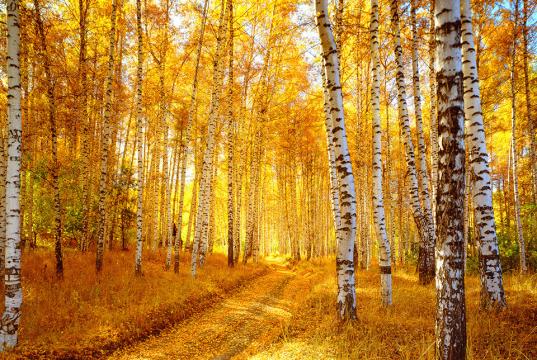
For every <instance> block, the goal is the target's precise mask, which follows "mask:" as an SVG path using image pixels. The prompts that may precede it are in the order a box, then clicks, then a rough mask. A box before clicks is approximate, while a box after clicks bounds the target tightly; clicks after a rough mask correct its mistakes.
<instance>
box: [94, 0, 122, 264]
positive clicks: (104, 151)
mask: <svg viewBox="0 0 537 360" xmlns="http://www.w3.org/2000/svg"><path fill="white" fill-rule="evenodd" d="M116 1H117V0H112V12H111V14H110V24H111V27H110V36H109V40H110V44H109V48H108V69H107V79H106V92H105V97H104V116H103V128H102V141H101V174H100V177H99V229H98V237H97V257H96V261H95V267H96V270H97V272H100V271H101V270H102V267H103V256H104V235H105V231H104V230H105V224H106V206H105V203H106V182H107V178H108V148H109V146H110V117H111V112H112V85H113V82H114V53H115V43H116V42H115V38H116V11H117V2H116Z"/></svg>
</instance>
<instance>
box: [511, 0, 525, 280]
mask: <svg viewBox="0 0 537 360" xmlns="http://www.w3.org/2000/svg"><path fill="white" fill-rule="evenodd" d="M514 4H515V14H514V28H513V43H512V48H511V151H512V160H513V163H512V165H513V168H512V171H513V196H514V200H515V221H516V229H517V236H518V247H519V256H520V272H521V273H525V272H527V271H528V268H527V265H526V244H525V241H524V234H523V232H522V221H521V219H520V195H519V192H518V152H517V133H516V120H517V119H516V107H517V104H516V100H517V98H516V71H515V70H516V69H515V66H516V47H517V35H518V34H517V33H518V18H519V9H518V4H519V0H514Z"/></svg>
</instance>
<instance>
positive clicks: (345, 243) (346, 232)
mask: <svg viewBox="0 0 537 360" xmlns="http://www.w3.org/2000/svg"><path fill="white" fill-rule="evenodd" d="M315 8H316V16H317V30H318V31H319V37H320V39H321V45H322V49H323V59H324V71H325V73H326V79H327V88H328V90H329V94H330V112H331V114H332V119H333V125H334V129H333V136H334V144H335V146H334V147H335V152H336V164H337V171H338V177H339V178H338V182H339V191H340V194H341V224H340V227H339V231H337V232H336V235H337V236H338V237H339V241H338V243H339V246H338V253H337V258H336V270H337V277H338V294H337V312H338V315H339V317H340V319H355V318H356V290H355V287H354V261H353V248H354V239H355V237H356V192H355V188H354V176H353V173H352V165H351V161H350V155H349V147H348V144H347V135H346V131H345V120H344V112H343V96H342V91H341V83H340V72H339V60H338V55H337V53H338V51H337V48H336V43H335V41H334V36H333V33H332V26H331V24H330V19H329V16H328V2H327V0H316V1H315Z"/></svg>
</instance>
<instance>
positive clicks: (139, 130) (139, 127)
mask: <svg viewBox="0 0 537 360" xmlns="http://www.w3.org/2000/svg"><path fill="white" fill-rule="evenodd" d="M136 33H137V37H138V67H137V69H136V147H137V153H138V155H137V165H138V166H137V169H138V182H137V190H138V198H137V210H136V258H135V265H134V271H135V274H136V275H138V276H140V275H142V250H143V239H142V235H143V221H144V215H143V190H144V169H143V168H144V160H143V144H142V141H143V118H142V84H143V79H142V76H143V73H142V65H143V61H144V58H143V37H142V5H141V0H136ZM133 156H134V155H133Z"/></svg>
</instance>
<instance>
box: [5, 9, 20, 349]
mask: <svg viewBox="0 0 537 360" xmlns="http://www.w3.org/2000/svg"><path fill="white" fill-rule="evenodd" d="M6 5H7V6H6V7H7V77H8V80H7V81H8V94H7V95H8V96H7V121H8V128H9V132H8V134H9V135H8V148H7V151H8V157H7V179H6V248H5V275H4V281H5V294H4V313H3V315H2V320H1V323H0V324H1V327H0V351H4V350H6V349H10V348H13V347H15V346H16V345H17V341H18V330H19V323H20V317H21V305H22V287H21V232H20V228H21V226H20V225H21V224H20V199H19V196H20V167H21V147H22V143H21V140H22V121H21V82H20V81H21V76H20V63H19V52H20V25H19V1H18V0H8V1H7V4H6Z"/></svg>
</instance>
